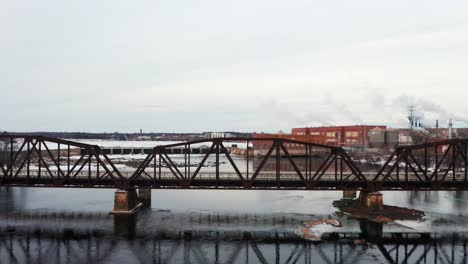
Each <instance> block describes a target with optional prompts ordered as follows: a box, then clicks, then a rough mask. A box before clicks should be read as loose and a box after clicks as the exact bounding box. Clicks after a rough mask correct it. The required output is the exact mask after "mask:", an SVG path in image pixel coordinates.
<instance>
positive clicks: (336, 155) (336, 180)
mask: <svg viewBox="0 0 468 264" xmlns="http://www.w3.org/2000/svg"><path fill="white" fill-rule="evenodd" d="M335 182H338V153H337V152H336V151H335Z"/></svg>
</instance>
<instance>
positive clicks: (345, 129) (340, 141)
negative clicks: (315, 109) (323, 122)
mask: <svg viewBox="0 0 468 264" xmlns="http://www.w3.org/2000/svg"><path fill="white" fill-rule="evenodd" d="M386 128H387V127H386V126H376V125H372V126H368V125H355V126H327V127H302V128H293V129H292V134H293V135H297V136H322V137H325V139H324V142H323V144H327V145H335V146H342V147H363V148H367V147H368V145H369V141H370V137H369V132H370V131H371V130H374V129H381V130H386Z"/></svg>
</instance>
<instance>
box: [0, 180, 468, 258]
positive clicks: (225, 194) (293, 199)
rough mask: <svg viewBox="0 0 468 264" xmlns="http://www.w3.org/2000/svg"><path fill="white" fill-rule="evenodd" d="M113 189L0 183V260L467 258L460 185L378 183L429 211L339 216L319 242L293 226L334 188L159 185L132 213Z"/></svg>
mask: <svg viewBox="0 0 468 264" xmlns="http://www.w3.org/2000/svg"><path fill="white" fill-rule="evenodd" d="M112 194H113V193H112V190H109V191H102V190H95V191H87V190H81V189H73V190H65V191H64V190H61V189H32V188H29V189H20V188H11V189H0V198H1V199H2V200H1V207H0V210H1V211H0V260H1V263H385V262H389V263H418V262H420V263H466V262H467V259H466V256H467V254H466V253H467V252H466V243H467V241H468V223H467V222H466V216H467V215H466V212H467V209H468V204H467V203H466V201H467V199H466V198H468V197H467V193H465V192H385V193H384V196H385V198H384V199H385V203H386V204H392V205H397V206H405V207H412V208H415V209H420V210H424V211H425V212H426V216H427V217H426V218H425V219H423V220H422V221H420V222H415V221H413V222H411V221H410V222H399V223H394V224H386V225H381V224H380V225H379V224H375V223H371V222H363V221H357V220H353V219H348V218H346V217H343V218H342V219H341V221H342V222H343V227H342V228H341V229H339V230H337V231H333V232H332V233H325V235H324V236H323V239H324V240H325V241H324V242H322V243H313V242H310V241H305V240H303V239H302V238H301V237H300V236H298V235H297V230H298V227H300V226H301V225H302V224H303V222H305V221H310V220H313V219H320V218H327V217H330V215H332V217H336V216H334V215H333V213H334V212H335V211H336V208H333V207H332V205H331V203H332V202H333V201H334V200H337V199H340V198H341V196H342V193H341V192H283V191H275V192H266V191H264V192H261V191H260V192H258V191H257V192H248V191H241V192H239V191H206V192H201V191H196V192H194V191H162V190H157V191H153V194H152V198H153V201H152V206H153V209H152V210H151V209H150V210H145V211H142V212H140V213H138V214H137V215H136V216H132V217H120V216H112V215H109V214H108V212H109V211H110V209H111V208H112V198H113V195H112ZM238 196H242V197H239V199H237V197H238ZM90 201H91V202H90ZM93 201H98V202H93ZM101 201H103V202H101ZM182 203H185V204H184V206H183V207H181V204H182ZM246 206H248V208H246ZM158 208H159V209H158ZM181 208H182V209H181ZM213 208H215V209H213ZM223 208H224V209H225V210H221V209H223ZM356 240H363V241H365V242H364V243H363V244H359V243H356ZM356 244H358V245H356Z"/></svg>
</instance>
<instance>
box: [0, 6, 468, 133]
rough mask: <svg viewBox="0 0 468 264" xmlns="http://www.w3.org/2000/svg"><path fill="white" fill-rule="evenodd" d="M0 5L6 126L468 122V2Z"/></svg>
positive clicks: (95, 128) (188, 127)
mask: <svg viewBox="0 0 468 264" xmlns="http://www.w3.org/2000/svg"><path fill="white" fill-rule="evenodd" d="M0 3H1V4H0V40H1V41H0V91H1V93H0V97H1V102H0V113H1V115H2V122H1V123H0V130H7V131H25V132H27V131H90V132H105V131H106V132H113V131H121V132H135V131H138V130H139V129H140V128H141V129H143V131H146V132H149V131H154V132H158V131H161V132H171V131H179V132H189V131H194V132H201V131H225V130H235V131H257V132H259V131H265V132H277V131H278V130H284V131H289V130H290V128H291V127H296V126H306V125H313V126H316V125H340V124H384V125H390V126H406V123H407V121H406V119H405V116H406V111H407V105H409V104H415V105H416V106H417V109H418V112H419V115H421V116H422V117H423V118H424V122H425V123H426V125H427V126H433V125H434V122H435V119H440V123H441V125H444V126H445V125H446V124H447V119H448V118H449V117H453V118H455V119H457V120H459V121H458V122H456V125H458V126H467V123H464V122H461V121H462V120H465V121H468V103H467V100H468V15H467V14H468V1H428V0H424V1H407V0H404V1H403V0H402V1H399V0H397V1H375V0H369V1H356V0H355V1H298V0H295V1H272V0H264V1H251V0H249V1H243V0H238V1H220V0H212V1H203V0H192V1H177V0H171V1H154V0H152V1H116V0H100V1H95V0H92V1H84V0H80V1H62V0H57V1H48V0H41V1H36V0H31V1H20V0H18V1H7V0H0Z"/></svg>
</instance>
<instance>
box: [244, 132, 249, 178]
mask: <svg viewBox="0 0 468 264" xmlns="http://www.w3.org/2000/svg"><path fill="white" fill-rule="evenodd" d="M249 154H250V153H249V140H247V158H246V159H247V168H246V172H247V173H246V174H245V178H246V179H247V181H248V180H249Z"/></svg>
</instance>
